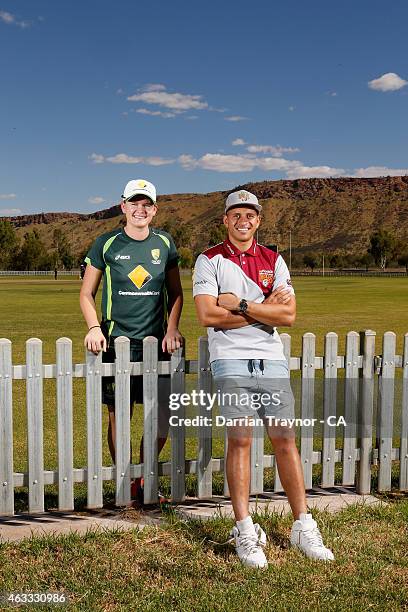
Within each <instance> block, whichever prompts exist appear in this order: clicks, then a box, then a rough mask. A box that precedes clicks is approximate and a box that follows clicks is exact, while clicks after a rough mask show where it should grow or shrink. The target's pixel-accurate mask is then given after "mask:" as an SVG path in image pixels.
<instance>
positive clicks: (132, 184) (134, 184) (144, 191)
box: [122, 179, 156, 204]
mask: <svg viewBox="0 0 408 612" xmlns="http://www.w3.org/2000/svg"><path fill="white" fill-rule="evenodd" d="M139 194H140V195H145V196H147V197H148V198H150V200H151V201H152V202H153V203H154V204H156V187H155V186H154V185H153V183H149V181H145V180H144V179H136V180H133V181H129V182H128V183H127V185H126V187H125V189H124V191H123V195H122V198H123V199H124V201H125V202H127V201H128V200H130V199H131V198H133V197H134V196H136V195H139Z"/></svg>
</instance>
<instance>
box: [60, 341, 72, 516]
mask: <svg viewBox="0 0 408 612" xmlns="http://www.w3.org/2000/svg"><path fill="white" fill-rule="evenodd" d="M56 361H57V372H56V375H57V439H58V510H73V509H74V471H73V468H74V450H73V415H72V341H71V340H70V339H69V338H59V339H58V340H57V342H56Z"/></svg>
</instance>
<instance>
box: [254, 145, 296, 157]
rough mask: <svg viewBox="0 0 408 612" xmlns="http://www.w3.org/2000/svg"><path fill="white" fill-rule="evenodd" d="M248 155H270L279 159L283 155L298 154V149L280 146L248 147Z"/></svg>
mask: <svg viewBox="0 0 408 612" xmlns="http://www.w3.org/2000/svg"><path fill="white" fill-rule="evenodd" d="M247 151H248V153H270V154H271V155H275V156H276V157H281V155H283V153H299V151H300V149H297V148H294V147H281V146H280V145H276V146H273V145H249V146H248V147H247Z"/></svg>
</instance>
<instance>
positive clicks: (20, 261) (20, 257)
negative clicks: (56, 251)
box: [15, 230, 52, 270]
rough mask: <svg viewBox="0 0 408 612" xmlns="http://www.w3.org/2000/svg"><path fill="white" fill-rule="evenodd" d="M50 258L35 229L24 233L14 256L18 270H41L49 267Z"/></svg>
mask: <svg viewBox="0 0 408 612" xmlns="http://www.w3.org/2000/svg"><path fill="white" fill-rule="evenodd" d="M51 262H52V260H51V258H50V255H49V254H48V253H47V250H46V248H45V246H44V243H43V242H42V241H41V239H40V236H39V234H38V232H37V230H34V231H32V232H27V233H26V234H24V242H23V244H22V245H21V249H20V250H19V251H18V253H17V255H16V258H15V266H16V268H17V269H18V270H41V269H44V268H42V266H46V268H45V269H48V270H49V269H50V264H51Z"/></svg>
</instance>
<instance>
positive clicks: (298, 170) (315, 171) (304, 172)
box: [286, 163, 345, 179]
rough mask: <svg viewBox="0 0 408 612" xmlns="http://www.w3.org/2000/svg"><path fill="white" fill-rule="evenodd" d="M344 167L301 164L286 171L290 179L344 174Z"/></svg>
mask: <svg viewBox="0 0 408 612" xmlns="http://www.w3.org/2000/svg"><path fill="white" fill-rule="evenodd" d="M344 174H345V170H343V168H331V167H330V166H303V165H302V164H299V163H298V165H297V166H295V167H293V168H291V169H290V170H288V171H287V172H286V176H287V177H288V178H289V179H297V178H331V177H336V176H344Z"/></svg>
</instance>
